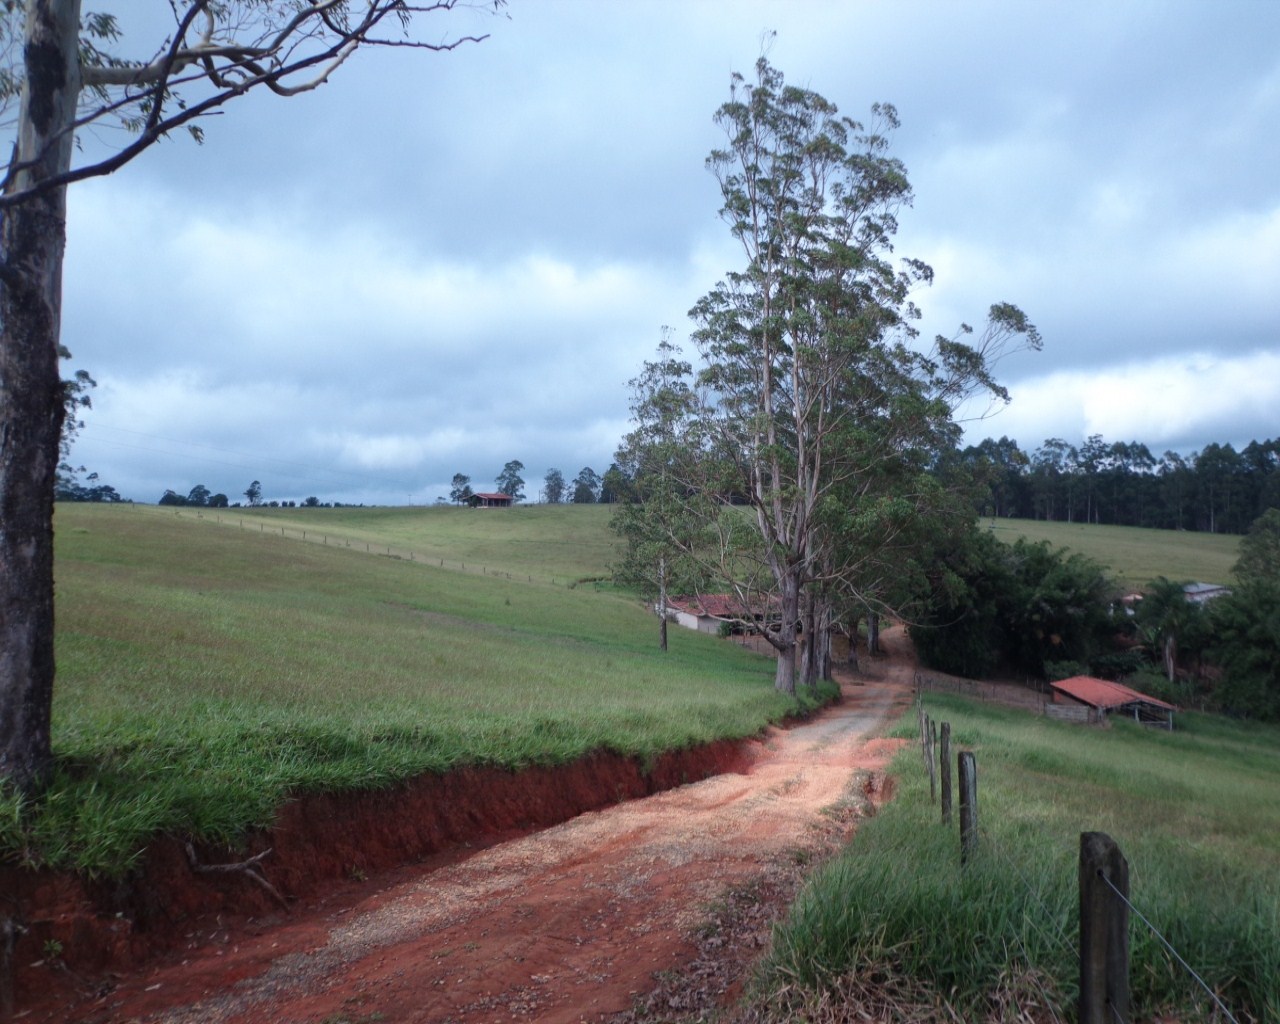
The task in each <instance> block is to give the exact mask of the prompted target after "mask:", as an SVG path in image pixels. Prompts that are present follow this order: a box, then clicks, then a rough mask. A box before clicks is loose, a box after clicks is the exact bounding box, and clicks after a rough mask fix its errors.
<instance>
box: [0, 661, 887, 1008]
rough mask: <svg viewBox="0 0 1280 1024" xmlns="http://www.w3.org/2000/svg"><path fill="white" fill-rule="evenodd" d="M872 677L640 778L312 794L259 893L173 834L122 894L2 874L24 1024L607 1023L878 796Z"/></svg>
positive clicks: (605, 774)
mask: <svg viewBox="0 0 1280 1024" xmlns="http://www.w3.org/2000/svg"><path fill="white" fill-rule="evenodd" d="M887 642H888V644H889V645H891V647H892V648H893V649H897V650H900V651H905V650H906V647H907V645H906V642H905V639H904V638H900V637H896V636H891V637H889V638H888V640H887ZM874 675H875V676H876V677H877V678H870V677H867V676H864V677H862V678H861V680H860V681H856V682H855V681H852V680H846V681H844V682H843V683H842V691H843V697H844V699H843V700H842V701H841V703H840V704H838V705H836V706H834V707H833V708H830V709H828V710H827V711H824V712H823V713H822V714H821V715H819V716H817V717H816V718H815V719H813V720H811V721H809V722H806V723H804V724H802V725H798V726H795V727H792V728H788V729H771V730H769V731H768V733H767V734H766V735H765V736H763V737H761V738H759V739H756V740H752V741H748V742H745V743H737V744H730V743H724V744H716V745H713V746H711V747H707V748H703V749H700V750H697V751H692V752H685V753H684V754H676V755H671V756H669V757H667V758H664V759H663V761H662V762H661V763H659V764H658V765H657V766H656V768H655V769H654V770H653V771H652V772H651V773H650V774H649V775H647V776H646V775H644V774H643V773H642V772H641V771H640V768H639V766H638V765H637V764H636V763H635V762H634V761H630V760H627V759H623V758H617V757H609V756H604V755H601V756H595V757H591V758H588V759H587V760H585V761H583V762H581V763H579V764H576V765H573V766H570V767H568V768H563V769H545V770H543V769H535V770H532V771H528V772H522V773H520V774H512V773H505V772H497V771H467V772H459V773H456V774H453V775H450V776H446V777H441V778H427V779H419V780H416V781H414V782H412V783H410V784H408V785H406V786H403V787H400V788H398V789H395V790H391V791H387V792H383V793H376V794H368V793H365V794H360V795H358V796H343V795H338V796H322V797H309V798H306V799H304V800H299V801H297V802H295V803H293V804H291V805H289V806H288V807H286V808H284V809H283V810H282V812H281V814H280V817H279V819H278V822H277V824H276V825H275V826H274V827H273V829H272V830H271V831H270V833H268V834H265V835H264V836H262V837H260V838H259V839H258V840H257V841H256V843H255V844H254V846H253V847H251V849H250V854H251V855H252V854H258V853H261V852H263V851H264V850H268V849H269V850H270V853H269V854H268V855H267V856H265V857H263V858H262V860H261V861H260V864H261V873H262V878H263V879H265V880H268V881H269V885H263V884H261V883H260V882H258V881H257V880H255V879H253V878H250V877H249V874H248V872H246V871H232V872H229V873H221V874H219V873H208V872H204V871H199V870H197V868H196V867H195V866H209V865H211V864H217V863H225V862H227V861H229V860H232V859H234V860H240V859H243V858H244V856H245V855H244V854H240V855H237V856H236V857H234V858H232V857H230V855H228V854H227V852H226V851H221V852H220V851H215V850H208V849H205V850H196V851H194V854H195V858H194V861H193V860H192V859H191V857H190V855H189V853H188V851H187V850H185V849H184V848H183V847H182V846H181V845H180V844H178V843H176V842H170V843H164V844H160V845H157V846H156V847H155V848H153V849H152V850H151V851H149V854H148V858H147V861H146V864H145V865H144V869H143V870H142V871H141V872H140V874H139V876H138V877H137V878H136V879H134V880H132V881H130V882H128V883H122V884H119V885H116V886H105V885H104V886H98V887H93V886H86V885H83V884H82V883H79V882H77V881H76V880H74V879H71V878H68V877H66V876H54V875H39V876H33V875H32V874H31V873H22V874H19V873H17V872H9V873H8V874H7V875H0V898H7V901H8V903H9V904H10V905H11V906H12V905H13V904H15V903H17V904H19V908H18V909H19V912H20V915H21V918H22V919H25V921H26V923H27V925H28V931H27V933H26V934H25V935H24V936H22V938H21V939H20V941H19V943H18V945H17V947H16V949H15V950H14V951H13V954H12V963H13V965H14V968H15V971H14V980H15V981H16V990H15V991H16V999H17V1002H16V1010H15V1012H14V1014H13V1019H15V1020H23V1021H32V1022H34V1021H40V1022H55V1021H56V1022H86V1024H89V1022H92V1024H125V1022H135V1021H136V1022H157V1024H158V1022H165V1024H179V1022H182V1024H187V1022H190V1024H196V1022H199V1024H212V1022H245V1024H248V1022H267V1021H269V1022H271V1024H293V1022H298V1024H301V1022H311V1024H318V1022H329V1024H337V1022H347V1024H357V1022H358V1024H363V1022H371V1021H378V1020H381V1021H387V1022H431V1024H446V1022H464V1021H467V1022H480V1021H484V1022H488V1021H498V1020H502V1021H507V1020H537V1021H545V1022H552V1024H554V1022H578V1021H600V1020H605V1019H607V1018H609V1017H610V1016H613V1015H615V1014H618V1013H620V1012H622V1011H626V1010H628V1009H629V1008H631V1007H632V1006H633V1005H634V1004H636V1002H637V1000H638V998H639V997H641V996H643V995H644V994H645V993H649V992H651V991H652V990H653V989H654V987H655V977H657V976H660V975H661V974H662V973H663V972H670V971H672V970H675V969H678V968H679V967H681V965H682V964H687V963H689V962H690V961H691V959H692V958H693V957H694V956H695V953H696V949H695V944H694V938H695V936H694V935H693V929H694V928H695V927H696V926H697V925H698V924H699V923H700V922H701V921H702V920H703V919H704V917H705V914H706V907H707V904H708V903H709V901H711V900H713V899H715V898H716V897H718V896H720V895H722V894H724V893H726V892H728V891H729V890H731V889H732V887H734V886H735V885H741V884H742V883H744V882H745V881H748V880H751V879H753V878H759V877H761V876H762V872H767V871H768V869H769V866H770V865H771V864H776V863H778V862H780V861H783V860H789V861H790V862H793V863H794V862H798V861H800V860H803V859H805V858H806V857H807V856H808V855H809V854H811V853H812V852H813V851H814V850H815V849H818V848H819V847H822V846H823V844H824V843H829V841H830V838H831V822H832V820H833V816H832V815H831V814H830V812H829V809H830V808H832V807H833V806H836V805H838V804H840V803H841V802H842V801H848V800H849V799H850V798H851V797H858V798H859V799H865V796H866V795H867V794H872V795H879V796H881V797H882V796H883V795H884V793H885V792H886V791H885V787H884V786H883V785H882V780H881V778H880V776H879V775H878V774H877V773H880V772H881V771H882V769H883V768H884V766H885V764H886V763H887V762H888V760H889V758H890V757H891V756H892V753H893V752H894V751H895V750H896V749H897V746H898V744H897V743H895V742H893V741H888V740H884V739H877V738H875V736H876V734H877V733H878V732H879V731H880V730H881V729H882V727H883V726H884V724H885V723H886V722H888V721H890V720H892V719H893V718H894V717H896V715H897V713H898V712H900V711H901V709H903V708H905V707H906V706H907V705H908V703H909V701H910V699H911V678H912V665H911V664H910V663H909V658H908V657H907V656H903V657H901V658H898V659H889V660H886V661H881V662H877V664H876V668H875V671H874ZM693 780H702V781H693ZM684 782H688V783H689V784H687V785H682V783H684ZM670 787H677V788H670ZM855 789H856V790H858V793H854V792H853V790H855ZM824 810H827V811H828V813H827V814H826V815H825V816H824V814H823V811H824ZM835 817H836V818H839V817H840V816H835ZM841 820H844V821H845V822H846V823H847V825H848V827H847V828H846V832H847V831H848V830H849V829H851V827H852V818H851V817H850V816H845V817H844V818H843V819H841ZM552 822H562V823H561V824H557V825H555V826H554V827H544V826H546V825H548V824H550V823H552ZM424 851H427V852H429V854H430V855H429V856H425V857H424ZM410 860H415V861H417V863H413V864H412V865H411V866H407V867H405V866H401V867H392V865H396V864H400V865H404V864H405V863H406V862H407V861H410ZM193 865H195V866H193ZM270 889H274V890H275V891H274V892H271V891H269V890H270ZM282 903H287V904H288V907H287V908H285V907H284V906H282ZM10 913H12V911H10ZM49 939H56V940H57V942H58V943H59V944H60V946H61V953H60V955H59V956H56V957H50V956H46V955H45V953H46V952H47V951H49V950H50V949H51V948H52V947H50V946H47V945H46V940H49ZM0 952H2V950H0ZM13 994H14V993H12V992H11V993H8V994H7V996H8V997H9V998H12V997H13ZM2 1016H3V1008H0V1017H2Z"/></svg>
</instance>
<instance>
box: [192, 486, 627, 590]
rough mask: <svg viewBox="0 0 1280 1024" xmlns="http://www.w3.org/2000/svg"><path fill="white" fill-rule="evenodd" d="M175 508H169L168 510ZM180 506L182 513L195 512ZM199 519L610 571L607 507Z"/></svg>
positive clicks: (279, 513)
mask: <svg viewBox="0 0 1280 1024" xmlns="http://www.w3.org/2000/svg"><path fill="white" fill-rule="evenodd" d="M172 514H173V513H172V512H170V515H172ZM195 514H196V513H195V510H192V509H185V510H183V511H182V515H185V516H195ZM200 514H201V517H202V518H203V519H205V520H212V521H218V520H221V522H222V523H224V524H228V525H232V526H238V525H239V524H240V523H243V524H244V526H245V528H247V529H259V530H262V529H265V530H266V531H270V530H272V529H275V530H276V531H277V533H278V532H279V529H280V528H281V527H283V528H284V529H285V531H286V535H288V536H293V537H298V536H300V535H301V533H302V531H306V532H307V535H308V539H315V538H316V537H318V536H327V537H328V540H329V543H331V544H336V543H348V542H349V543H350V544H351V545H352V546H353V547H359V546H361V545H363V544H366V543H367V544H369V545H371V546H372V547H373V548H374V549H375V550H376V549H377V548H378V547H382V548H383V549H384V550H385V549H386V548H387V547H390V548H391V550H392V554H397V553H398V554H400V555H401V556H402V557H408V554H409V552H411V551H412V552H413V553H414V556H415V558H417V559H420V560H424V561H435V562H437V564H438V563H439V561H440V560H443V561H444V562H445V567H446V568H450V567H451V568H455V569H456V568H460V567H461V566H463V565H465V566H466V567H467V569H468V570H469V571H472V572H480V571H482V570H485V569H487V570H489V571H490V572H491V573H494V572H497V573H510V574H511V575H512V576H524V577H525V578H526V579H528V577H529V576H533V577H534V579H535V580H544V581H547V582H550V581H551V580H555V581H556V582H557V583H565V582H566V581H570V582H571V581H574V580H582V579H600V578H601V577H604V576H607V575H609V572H610V565H611V564H612V562H613V561H614V557H615V556H614V544H615V543H616V537H615V536H614V534H613V533H612V532H611V531H610V529H609V517H610V516H611V515H612V514H613V509H612V507H611V506H609V505H517V506H516V507H515V508H511V509H470V508H456V507H453V506H441V505H433V506H426V507H403V508H334V509H328V508H255V509H247V508H246V509H219V510H211V509H205V510H202V511H201V513H200Z"/></svg>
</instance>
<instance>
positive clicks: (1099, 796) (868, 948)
mask: <svg viewBox="0 0 1280 1024" xmlns="http://www.w3.org/2000/svg"><path fill="white" fill-rule="evenodd" d="M928 710H929V712H930V714H931V715H932V716H933V717H934V718H936V719H938V720H941V721H950V722H951V723H952V730H953V738H954V740H955V745H956V746H957V747H958V748H959V747H963V748H968V749H972V750H974V751H975V752H976V754H977V761H978V769H979V794H980V796H979V804H980V822H981V832H980V836H981V839H980V849H979V853H978V856H977V858H976V860H975V861H973V862H971V863H970V865H969V866H967V867H966V868H965V869H964V870H961V868H960V864H959V848H958V846H959V844H958V837H957V834H956V831H955V829H954V828H953V829H944V828H943V827H941V825H940V824H938V813H937V808H936V806H934V805H931V804H930V802H929V796H928V781H927V778H925V777H924V772H923V769H922V768H921V767H920V758H919V754H918V750H917V749H915V748H908V750H907V751H905V752H904V753H903V754H902V755H900V758H899V760H897V761H895V764H894V771H895V772H896V773H897V774H898V775H899V778H900V780H901V790H900V793H899V796H898V797H897V798H896V799H895V800H894V802H893V803H892V804H890V805H889V806H888V807H887V808H886V809H885V810H883V811H882V812H881V814H880V815H879V816H877V817H876V818H874V819H872V820H870V821H868V822H866V823H864V824H863V825H862V826H861V828H860V829H859V831H858V834H857V836H856V838H855V840H854V842H853V843H852V844H851V845H850V847H849V848H848V850H847V851H846V852H845V854H844V855H843V856H841V857H840V858H838V859H837V860H835V861H833V862H832V863H831V864H830V865H828V866H827V867H826V868H825V869H823V870H822V871H820V872H819V873H818V874H817V875H816V876H815V878H814V879H813V881H812V882H811V884H810V885H809V887H808V888H807V889H806V890H805V892H804V894H803V895H802V896H801V898H800V899H799V900H798V901H797V902H796V904H795V906H794V908H793V912H792V914H791V915H790V917H789V919H788V920H787V922H786V923H785V924H784V925H781V926H780V927H779V928H778V929H777V930H776V932H775V936H774V943H773V948H772V951H771V953H770V956H769V958H768V960H767V964H766V966H765V968H764V971H763V980H762V985H763V991H764V992H766V993H769V995H767V996H765V997H763V999H762V1002H763V1003H765V1004H771V1005H776V1006H777V1007H779V1008H780V1012H781V1013H782V1016H773V1017H768V1016H767V1015H766V1016H761V1017H760V1018H759V1019H774V1020H780V1019H789V1020H804V1019H809V1020H829V1019H845V1018H838V1017H833V1016H831V1012H832V1006H833V1000H834V1001H835V1004H838V1002H839V994H840V993H841V992H845V993H847V994H850V996H851V997H852V993H855V992H858V991H861V992H863V995H864V996H865V994H866V992H867V991H871V990H875V991H878V992H880V993H882V994H883V993H886V992H887V993H890V994H891V996H892V998H891V999H890V1002H893V1000H895V999H896V1000H898V1001H900V1002H901V1004H902V1005H901V1007H900V1016H898V1017H893V1015H892V1014H891V1015H890V1016H891V1017H893V1019H904V1020H906V1019H924V1018H923V1017H921V1016H920V1014H921V1013H923V1012H925V1011H927V1010H928V1008H929V1006H930V1005H932V1007H933V1008H934V1010H937V1011H940V1013H941V1015H942V1016H946V1013H949V1012H953V1013H955V1014H958V1015H959V1017H960V1018H961V1019H966V1020H978V1019H987V1020H991V1019H994V1020H1005V1019H1009V1020H1012V1019H1023V1018H1019V1017H1017V1015H1018V1014H1020V1013H1029V1014H1030V1015H1031V1016H1032V1018H1034V1019H1042V1018H1044V1017H1046V1016H1047V1019H1069V1018H1072V1017H1073V1016H1074V1003H1075V999H1076V997H1077V986H1078V980H1077V973H1078V967H1077V934H1078V928H1079V923H1078V903H1077V900H1078V896H1077V891H1076V870H1077V857H1078V849H1079V834H1080V833H1081V832H1083V831H1103V832H1107V833H1109V834H1110V835H1111V836H1112V837H1113V838H1115V839H1116V841H1117V842H1118V843H1119V844H1120V846H1121V849H1122V850H1123V851H1124V854H1125V856H1126V857H1127V859H1128V861H1129V865H1130V898H1131V899H1132V901H1133V903H1134V905H1135V906H1136V907H1137V908H1138V909H1139V910H1140V911H1141V912H1142V914H1143V915H1145V916H1146V917H1147V918H1148V919H1149V920H1150V921H1151V923H1152V924H1153V925H1154V926H1155V928H1157V929H1158V930H1159V931H1160V932H1161V934H1163V935H1164V936H1165V937H1166V938H1167V939H1168V941H1169V942H1170V943H1171V944H1172V946H1173V947H1174V948H1175V949H1176V950H1178V952H1179V954H1180V955H1181V956H1182V957H1183V958H1184V959H1185V960H1186V961H1187V962H1188V963H1189V964H1190V965H1191V966H1192V967H1193V968H1194V969H1195V970H1196V971H1197V972H1198V973H1199V974H1200V975H1201V977H1203V978H1204V979H1205V980H1206V981H1207V982H1208V984H1209V985H1210V986H1211V987H1212V988H1213V989H1214V990H1215V992H1217V993H1218V995H1219V996H1220V998H1222V999H1223V1001H1224V1002H1225V1004H1226V1005H1227V1006H1228V1008H1230V1009H1231V1011H1232V1012H1233V1013H1234V1014H1235V1016H1236V1017H1237V1019H1239V1020H1241V1021H1244V1020H1255V1021H1257V1020H1278V1019H1280V846H1277V844H1276V843H1275V836H1276V835H1277V834H1280V730H1277V729H1275V728H1263V727H1250V726H1247V725H1237V724H1235V723H1231V722H1227V721H1224V720H1221V719H1214V718H1210V717H1206V716H1199V715H1191V714H1187V715H1183V716H1180V721H1179V731H1177V732H1174V733H1172V734H1170V733H1166V732H1159V731H1152V730H1144V729H1142V728H1140V727H1138V726H1134V725H1132V724H1130V723H1125V722H1119V723H1115V724H1114V725H1113V726H1112V727H1111V728H1108V729H1088V728H1082V727H1079V726H1071V725H1068V724H1063V723H1056V722H1050V721H1048V720H1046V719H1040V718H1033V717H1029V716H1027V715H1026V714H1024V713H1020V712H1016V711H1012V710H1007V709H1001V708H995V707H988V706H976V705H974V704H972V703H970V702H966V701H964V700H962V699H959V698H951V697H946V696H942V695H935V696H931V698H930V700H929V702H928ZM903 728H904V729H905V730H906V731H907V732H908V733H909V732H910V730H911V726H909V725H908V726H904V727H903ZM1130 933H1131V938H1132V946H1131V956H1132V962H1131V984H1132V993H1133V1006H1134V1009H1135V1014H1136V1017H1137V1018H1138V1019H1147V1020H1149V1019H1153V1018H1154V1017H1155V1016H1156V1015H1157V1014H1159V1013H1172V1014H1173V1015H1175V1016H1176V1018H1177V1019H1179V1020H1182V1021H1191V1020H1209V1019H1217V1018H1214V1017H1213V1013H1212V1007H1211V1004H1210V1001H1209V999H1208V997H1207V996H1206V995H1205V994H1204V992H1203V990H1202V989H1200V987H1199V986H1198V985H1197V984H1196V982H1195V981H1194V980H1193V979H1192V978H1191V977H1190V976H1189V975H1188V974H1187V972H1186V971H1185V970H1184V969H1183V968H1182V967H1180V966H1179V965H1178V964H1177V963H1176V962H1175V961H1174V959H1173V958H1172V957H1171V956H1170V955H1169V954H1168V953H1167V952H1166V950H1165V949H1164V947H1163V946H1162V945H1161V944H1160V943H1159V941H1158V940H1157V939H1156V937H1155V936H1154V934H1153V933H1152V932H1151V931H1150V930H1149V929H1148V928H1147V927H1146V926H1145V925H1143V924H1141V922H1139V921H1138V920H1137V919H1136V918H1135V919H1133V920H1132V921H1131V932H1130ZM894 993H896V995H893V994H894ZM860 998H861V997H860ZM824 1007H825V1009H824ZM1037 1008H1038V1009H1037ZM930 1012H931V1011H930ZM926 1016H927V1013H926ZM886 1019H888V1018H886ZM946 1019H952V1018H951V1017H946Z"/></svg>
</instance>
